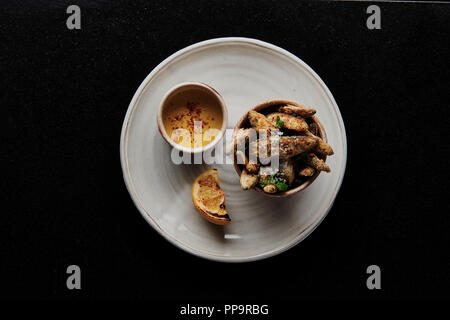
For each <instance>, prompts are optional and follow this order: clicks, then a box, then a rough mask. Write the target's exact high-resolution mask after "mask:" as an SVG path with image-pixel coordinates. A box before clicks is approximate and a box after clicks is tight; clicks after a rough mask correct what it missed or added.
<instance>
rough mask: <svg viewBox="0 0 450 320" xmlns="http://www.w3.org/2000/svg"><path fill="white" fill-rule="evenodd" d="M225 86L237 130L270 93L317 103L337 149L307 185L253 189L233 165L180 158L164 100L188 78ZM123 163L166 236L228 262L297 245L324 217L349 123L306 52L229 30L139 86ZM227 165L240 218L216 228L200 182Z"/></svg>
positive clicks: (225, 185) (229, 198) (230, 206)
mask: <svg viewBox="0 0 450 320" xmlns="http://www.w3.org/2000/svg"><path fill="white" fill-rule="evenodd" d="M191 81H193V82H203V83H207V84H208V85H210V86H212V87H213V88H215V89H216V90H217V91H218V92H219V93H220V94H221V95H222V97H223V98H224V100H225V103H226V106H227V108H228V121H229V122H228V128H230V129H232V128H233V127H234V125H235V124H236V122H237V121H238V120H239V118H240V117H241V116H242V115H243V114H244V113H245V112H246V111H248V110H249V109H250V108H251V107H253V106H255V105H256V104H258V103H261V102H263V101H265V100H272V99H288V100H293V101H297V102H299V103H302V104H305V105H308V106H312V107H314V108H316V110H317V117H318V118H319V119H320V121H321V122H322V124H323V126H324V127H325V130H326V132H327V136H328V143H329V144H330V145H331V146H332V147H333V149H334V151H335V154H334V155H333V156H331V157H328V159H327V164H328V165H329V166H330V168H331V173H323V174H321V175H319V177H318V178H317V179H316V180H315V181H314V183H313V184H312V185H311V186H310V187H309V188H308V189H306V190H304V191H303V192H301V193H299V194H296V195H293V196H291V197H287V198H279V199H278V198H270V197H266V196H264V195H263V194H260V193H258V192H255V191H253V190H249V191H243V190H241V187H240V185H239V176H238V175H237V174H236V172H235V171H234V168H233V165H232V164H223V165H214V166H207V165H194V164H181V165H176V164H174V163H172V161H171V148H170V146H169V145H168V144H167V143H166V142H164V140H163V138H162V137H161V136H160V134H159V132H158V128H157V125H156V115H157V112H158V105H159V103H160V101H161V98H162V97H163V96H164V94H165V93H166V92H167V90H169V89H170V88H171V87H173V86H175V85H176V84H178V83H181V82H191ZM120 158H121V163H122V170H123V175H124V179H125V183H126V185H127V188H128V191H129V192H130V195H131V198H132V199H133V201H134V203H135V204H136V206H137V208H138V209H139V211H140V212H141V214H142V216H143V217H144V218H145V219H146V220H147V221H148V222H149V224H150V225H151V226H153V227H154V228H155V230H157V231H158V232H159V233H160V234H161V235H162V236H164V237H165V238H166V239H167V240H169V241H170V242H171V243H173V244H175V245H176V246H178V247H179V248H181V249H183V250H186V251H188V252H190V253H192V254H194V255H197V256H200V257H203V258H207V259H212V260H217V261H226V262H244V261H253V260H258V259H263V258H267V257H270V256H273V255H276V254H278V253H280V252H283V251H285V250H287V249H288V248H291V247H292V246H294V245H296V244H297V243H299V242H300V241H302V240H303V239H305V237H306V236H308V235H309V234H310V233H311V232H312V231H313V230H314V229H315V228H316V227H317V226H318V225H319V224H320V222H321V221H322V220H323V218H324V217H325V216H326V214H327V213H328V211H329V210H330V208H331V206H332V205H333V201H334V199H335V197H336V195H337V193H338V190H339V188H340V186H341V183H342V179H343V177H344V171H345V164H346V158H347V140H346V136H345V127H344V123H343V121H342V117H341V114H340V112H339V109H338V107H337V105H336V102H335V101H334V98H333V96H332V95H331V93H330V91H329V90H328V88H327V87H326V85H325V84H324V83H323V81H322V80H321V79H320V78H319V76H318V75H317V74H316V73H315V72H314V71H313V70H312V69H311V68H310V67H309V66H308V65H306V63H304V62H303V61H302V60H300V59H299V58H297V57H296V56H294V55H292V54H291V53H289V52H287V51H286V50H283V49H281V48H279V47H276V46H274V45H271V44H269V43H266V42H262V41H259V40H254V39H248V38H219V39H212V40H208V41H203V42H200V43H197V44H194V45H191V46H189V47H186V48H184V49H182V50H180V51H178V52H176V53H175V54H173V55H172V56H170V57H169V58H167V59H166V60H164V61H163V62H161V63H160V64H159V65H158V66H157V67H156V68H155V69H154V70H153V71H152V72H151V73H150V74H149V75H148V76H147V78H146V79H145V80H144V81H143V82H142V84H141V85H140V87H139V88H138V90H137V91H136V93H135V95H134V97H133V99H132V101H131V103H130V106H129V107H128V111H127V114H126V117H125V120H124V124H123V128H122V135H121V141H120ZM210 167H214V168H217V169H218V170H219V177H220V184H221V187H222V189H223V190H224V192H225V196H226V205H227V210H228V212H229V213H230V216H231V219H232V221H231V223H230V224H229V225H227V226H225V227H221V226H216V225H213V224H211V223H209V222H208V221H206V220H205V219H203V218H202V217H201V216H200V215H199V214H198V213H197V212H196V210H195V209H194V206H193V204H192V199H191V187H192V183H193V182H194V180H195V178H196V177H197V176H198V175H199V174H200V173H201V172H203V171H204V170H206V169H207V168H210Z"/></svg>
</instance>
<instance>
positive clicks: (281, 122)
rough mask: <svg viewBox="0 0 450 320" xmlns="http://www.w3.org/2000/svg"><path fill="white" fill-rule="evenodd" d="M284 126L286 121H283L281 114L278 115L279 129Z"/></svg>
mask: <svg viewBox="0 0 450 320" xmlns="http://www.w3.org/2000/svg"><path fill="white" fill-rule="evenodd" d="M283 126H284V122H283V121H281V119H280V116H278V117H277V127H278V129H281V128H283Z"/></svg>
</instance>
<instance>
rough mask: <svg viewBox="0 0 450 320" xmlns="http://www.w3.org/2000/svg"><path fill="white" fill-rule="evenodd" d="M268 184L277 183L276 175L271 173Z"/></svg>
mask: <svg viewBox="0 0 450 320" xmlns="http://www.w3.org/2000/svg"><path fill="white" fill-rule="evenodd" d="M267 184H275V175H274V174H273V175H271V176H269V177H268V178H267Z"/></svg>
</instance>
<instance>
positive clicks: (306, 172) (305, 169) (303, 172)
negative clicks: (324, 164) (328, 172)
mask: <svg viewBox="0 0 450 320" xmlns="http://www.w3.org/2000/svg"><path fill="white" fill-rule="evenodd" d="M315 172H316V169H314V168H313V167H310V166H308V165H307V164H304V165H302V166H301V167H300V168H299V170H298V175H299V176H302V177H311V176H312V175H313V174H314V173H315Z"/></svg>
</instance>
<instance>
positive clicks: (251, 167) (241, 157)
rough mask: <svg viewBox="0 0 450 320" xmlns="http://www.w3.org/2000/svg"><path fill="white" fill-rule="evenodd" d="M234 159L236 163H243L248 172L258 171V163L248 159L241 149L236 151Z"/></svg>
mask: <svg viewBox="0 0 450 320" xmlns="http://www.w3.org/2000/svg"><path fill="white" fill-rule="evenodd" d="M236 161H237V164H243V165H244V166H245V169H247V171H248V172H249V173H256V172H258V169H259V166H260V164H259V163H257V162H254V161H250V160H249V159H248V157H247V156H246V155H245V153H244V152H242V151H241V150H238V151H236Z"/></svg>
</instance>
